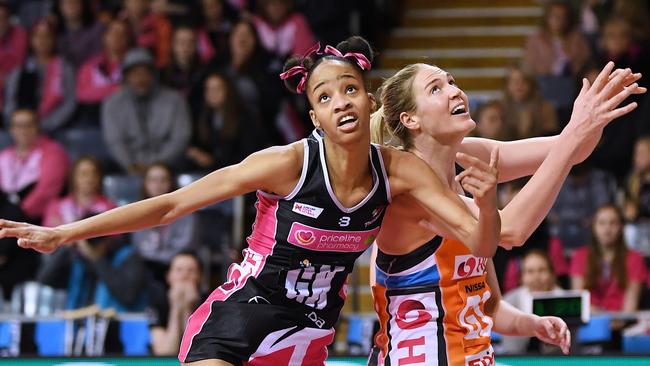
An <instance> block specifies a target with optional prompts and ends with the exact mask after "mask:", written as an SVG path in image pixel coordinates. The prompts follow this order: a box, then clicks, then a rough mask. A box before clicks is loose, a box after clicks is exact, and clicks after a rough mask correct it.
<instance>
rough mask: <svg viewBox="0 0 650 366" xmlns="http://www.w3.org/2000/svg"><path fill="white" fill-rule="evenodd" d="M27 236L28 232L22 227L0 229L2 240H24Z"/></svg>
mask: <svg viewBox="0 0 650 366" xmlns="http://www.w3.org/2000/svg"><path fill="white" fill-rule="evenodd" d="M27 234H28V231H27V230H25V229H24V228H23V227H21V226H19V227H16V228H11V229H2V230H0V239H2V238H24V237H25V236H26V235H27Z"/></svg>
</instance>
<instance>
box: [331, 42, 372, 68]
mask: <svg viewBox="0 0 650 366" xmlns="http://www.w3.org/2000/svg"><path fill="white" fill-rule="evenodd" d="M336 49H337V50H339V51H341V53H343V54H346V53H348V52H354V53H360V54H362V55H364V56H366V58H367V59H368V61H370V63H372V60H373V59H374V56H375V53H374V52H373V50H372V47H370V43H368V41H366V40H365V39H364V38H363V37H359V36H352V37H350V38H348V39H346V40H345V41H343V42H341V43H339V44H337V45H336Z"/></svg>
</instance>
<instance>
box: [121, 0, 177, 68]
mask: <svg viewBox="0 0 650 366" xmlns="http://www.w3.org/2000/svg"><path fill="white" fill-rule="evenodd" d="M120 18H121V19H124V20H126V21H127V22H129V24H131V28H132V29H133V32H134V35H135V39H136V43H137V45H138V46H140V47H143V48H147V49H149V50H150V51H151V53H152V54H153V55H154V58H155V60H156V66H158V67H163V66H166V65H167V63H168V62H169V56H170V50H171V39H172V26H171V23H170V22H169V20H167V18H166V17H165V16H164V15H161V14H156V13H153V12H151V3H150V0H124V11H123V12H122V14H121V15H120Z"/></svg>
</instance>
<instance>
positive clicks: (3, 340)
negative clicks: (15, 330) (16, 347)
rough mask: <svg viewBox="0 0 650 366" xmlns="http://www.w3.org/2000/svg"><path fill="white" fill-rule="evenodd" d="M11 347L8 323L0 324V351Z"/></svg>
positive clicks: (9, 325)
mask: <svg viewBox="0 0 650 366" xmlns="http://www.w3.org/2000/svg"><path fill="white" fill-rule="evenodd" d="M10 346H11V324H9V322H1V323H0V349H6V348H9V347H10Z"/></svg>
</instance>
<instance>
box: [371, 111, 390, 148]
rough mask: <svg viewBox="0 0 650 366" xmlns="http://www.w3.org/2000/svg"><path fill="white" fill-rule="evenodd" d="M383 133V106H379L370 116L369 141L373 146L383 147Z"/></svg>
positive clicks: (384, 126)
mask: <svg viewBox="0 0 650 366" xmlns="http://www.w3.org/2000/svg"><path fill="white" fill-rule="evenodd" d="M384 132H386V121H385V120H384V106H381V107H380V108H379V109H378V110H376V111H375V112H374V113H373V114H372V115H371V116H370V141H371V142H372V143H374V144H380V145H384V144H385V143H386V141H385V140H384Z"/></svg>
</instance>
